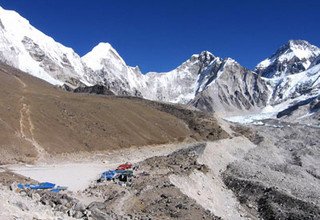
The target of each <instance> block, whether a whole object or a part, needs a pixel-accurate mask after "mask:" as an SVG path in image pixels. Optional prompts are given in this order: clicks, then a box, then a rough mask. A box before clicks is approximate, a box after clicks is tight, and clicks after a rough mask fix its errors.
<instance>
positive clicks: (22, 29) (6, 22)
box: [0, 7, 87, 85]
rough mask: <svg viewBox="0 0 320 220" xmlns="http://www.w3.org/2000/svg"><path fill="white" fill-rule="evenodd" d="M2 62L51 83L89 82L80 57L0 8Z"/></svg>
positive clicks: (25, 21)
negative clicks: (85, 76)
mask: <svg viewBox="0 0 320 220" xmlns="http://www.w3.org/2000/svg"><path fill="white" fill-rule="evenodd" d="M0 51H1V52H0V61H2V62H5V63H7V64H8V65H11V66H13V67H16V68H18V69H20V70H22V71H25V72H27V73H30V74H31V75H33V76H36V77H38V78H40V79H43V80H45V81H47V82H49V83H51V84H55V85H62V84H63V83H71V84H74V85H79V84H81V82H82V83H85V84H86V83H87V82H86V80H85V78H84V69H83V65H82V62H81V59H80V57H79V56H78V55H77V54H76V53H75V52H74V51H73V50H72V49H71V48H68V47H65V46H63V45H62V44H60V43H57V42H56V41H54V40H53V39H52V38H51V37H49V36H47V35H45V34H43V33H42V32H41V31H39V30H37V29H36V28H34V27H33V26H32V25H30V23H29V21H28V20H26V19H25V18H23V17H21V16H20V15H19V14H18V13H16V12H14V11H9V10H5V9H3V8H1V7H0Z"/></svg>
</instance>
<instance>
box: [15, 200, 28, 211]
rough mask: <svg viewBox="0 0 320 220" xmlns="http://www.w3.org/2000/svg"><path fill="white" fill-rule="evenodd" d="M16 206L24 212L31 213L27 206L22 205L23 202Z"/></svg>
mask: <svg viewBox="0 0 320 220" xmlns="http://www.w3.org/2000/svg"><path fill="white" fill-rule="evenodd" d="M15 205H16V206H17V207H18V208H20V209H21V210H22V211H29V208H28V206H27V205H26V204H24V203H22V202H17V203H15Z"/></svg>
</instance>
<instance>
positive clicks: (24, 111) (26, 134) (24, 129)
mask: <svg viewBox="0 0 320 220" xmlns="http://www.w3.org/2000/svg"><path fill="white" fill-rule="evenodd" d="M14 77H15V79H16V80H17V81H18V82H19V84H20V85H21V87H22V92H23V93H25V91H26V88H27V85H26V84H25V83H24V82H23V81H22V80H21V79H20V78H19V77H17V76H14ZM19 102H20V105H21V106H22V107H21V109H20V120H19V123H20V135H21V137H22V138H24V139H25V140H26V141H28V142H29V143H31V144H32V146H34V148H35V149H36V151H37V153H38V160H40V159H42V158H43V157H44V156H45V154H46V152H45V150H44V148H43V147H41V146H40V145H39V143H38V142H37V141H36V140H35V138H34V125H33V123H32V120H31V111H30V105H28V104H27V103H26V97H25V96H22V97H21V98H20V100H19Z"/></svg>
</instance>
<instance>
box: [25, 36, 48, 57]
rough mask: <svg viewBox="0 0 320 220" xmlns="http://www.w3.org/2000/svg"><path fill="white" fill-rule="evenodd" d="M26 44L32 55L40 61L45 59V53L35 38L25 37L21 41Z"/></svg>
mask: <svg viewBox="0 0 320 220" xmlns="http://www.w3.org/2000/svg"><path fill="white" fill-rule="evenodd" d="M21 42H22V43H23V45H24V46H25V48H26V50H27V51H28V52H29V54H30V56H31V57H32V58H33V59H34V60H36V61H38V62H41V61H43V60H44V57H45V53H44V51H43V50H41V48H40V47H39V45H38V44H36V43H34V42H33V40H32V39H31V38H29V37H24V38H23V39H22V41H21Z"/></svg>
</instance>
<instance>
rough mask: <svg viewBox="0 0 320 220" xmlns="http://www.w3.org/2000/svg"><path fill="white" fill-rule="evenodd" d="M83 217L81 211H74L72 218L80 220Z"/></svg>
mask: <svg viewBox="0 0 320 220" xmlns="http://www.w3.org/2000/svg"><path fill="white" fill-rule="evenodd" d="M83 216H84V214H83V212H81V211H75V213H74V214H73V217H74V218H82V217H83Z"/></svg>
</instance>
